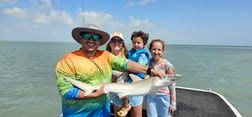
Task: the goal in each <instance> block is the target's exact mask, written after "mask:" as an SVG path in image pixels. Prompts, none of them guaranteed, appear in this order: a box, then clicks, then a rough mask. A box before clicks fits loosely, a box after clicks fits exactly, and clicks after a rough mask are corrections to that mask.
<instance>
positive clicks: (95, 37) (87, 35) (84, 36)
mask: <svg viewBox="0 0 252 117" xmlns="http://www.w3.org/2000/svg"><path fill="white" fill-rule="evenodd" d="M81 36H82V38H83V39H85V40H89V39H91V38H92V39H93V40H94V41H99V40H100V39H101V36H99V35H90V34H82V35H81Z"/></svg>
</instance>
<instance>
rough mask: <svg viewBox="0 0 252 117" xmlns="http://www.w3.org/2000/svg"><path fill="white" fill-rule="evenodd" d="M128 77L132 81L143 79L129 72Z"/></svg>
mask: <svg viewBox="0 0 252 117" xmlns="http://www.w3.org/2000/svg"><path fill="white" fill-rule="evenodd" d="M129 77H130V78H131V79H132V81H133V82H138V81H142V80H143V79H142V78H140V77H139V76H137V75H135V74H129Z"/></svg>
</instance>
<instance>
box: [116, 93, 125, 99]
mask: <svg viewBox="0 0 252 117" xmlns="http://www.w3.org/2000/svg"><path fill="white" fill-rule="evenodd" d="M117 95H118V96H119V98H120V99H122V98H124V97H125V96H127V95H126V94H125V93H118V94H117Z"/></svg>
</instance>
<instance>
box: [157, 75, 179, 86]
mask: <svg viewBox="0 0 252 117" xmlns="http://www.w3.org/2000/svg"><path fill="white" fill-rule="evenodd" d="M181 77H182V75H180V74H173V75H165V77H164V78H163V79H160V78H159V77H153V84H154V85H155V86H156V87H164V86H168V85H170V84H172V83H175V82H176V81H177V80H178V79H180V78H181Z"/></svg>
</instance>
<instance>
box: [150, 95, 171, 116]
mask: <svg viewBox="0 0 252 117" xmlns="http://www.w3.org/2000/svg"><path fill="white" fill-rule="evenodd" d="M146 107H147V115H148V117H158V116H161V117H171V115H170V113H169V107H170V96H168V95H156V96H155V97H153V98H152V97H151V96H150V95H146Z"/></svg>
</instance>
